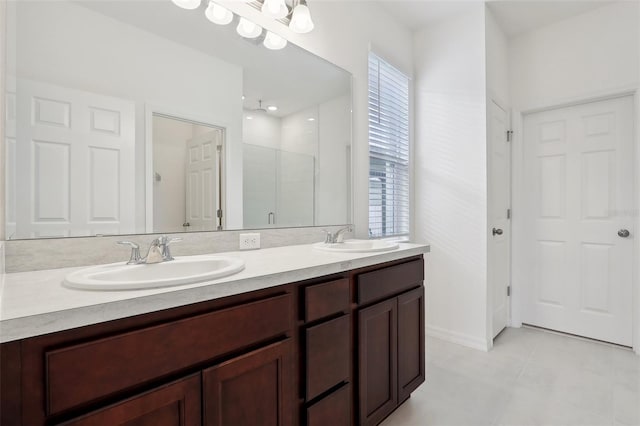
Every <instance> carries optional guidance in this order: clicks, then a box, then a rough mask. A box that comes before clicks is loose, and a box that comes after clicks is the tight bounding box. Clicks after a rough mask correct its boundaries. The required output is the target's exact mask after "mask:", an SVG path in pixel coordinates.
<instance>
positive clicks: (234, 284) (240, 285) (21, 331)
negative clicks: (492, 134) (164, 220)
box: [0, 243, 429, 342]
mask: <svg viewBox="0 0 640 426" xmlns="http://www.w3.org/2000/svg"><path fill="white" fill-rule="evenodd" d="M427 252H429V246H428V245H424V244H410V243H400V247H399V248H398V249H396V250H393V251H388V252H379V253H331V252H323V251H319V250H315V249H313V247H312V245H311V244H306V245H297V246H285V247H277V248H269V249H261V250H254V251H238V252H228V253H216V254H220V255H227V256H237V257H240V258H242V259H243V260H244V261H245V269H244V270H243V271H242V272H239V273H237V274H235V275H231V276H228V277H224V278H220V279H217V280H212V281H207V282H203V283H198V284H190V285H181V286H175V287H165V288H157V289H146V290H126V291H90V290H76V289H71V288H67V287H64V286H63V285H62V281H63V279H64V277H65V275H67V274H68V273H69V272H72V271H76V270H78V269H83V268H64V269H49V270H44V271H34V272H18V273H11V274H6V275H4V285H3V286H2V288H1V289H0V297H1V300H0V342H9V341H13V340H18V339H23V338H27V337H33V336H39V335H43V334H48V333H53V332H56V331H62V330H69V329H72V328H76V327H82V326H85V325H90V324H98V323H101V322H105V321H111V320H116V319H120V318H126V317H129V316H133V315H140V314H145V313H149V312H154V311H160V310H163V309H169V308H175V307H178V306H184V305H189V304H192V303H197V302H203V301H207V300H213V299H218V298H221V297H227V296H232V295H236V294H241V293H246V292H250V291H255V290H261V289H265V288H269V287H275V286H278V285H282V284H288V283H293V282H297V281H302V280H306V279H310V278H315V277H320V276H323V275H330V274H335V273H338V272H343V271H347V270H351V269H357V268H362V267H366V266H371V265H375V264H378V263H384V262H388V261H392V260H397V259H402V258H406V257H411V256H415V255H419V254H423V253H427Z"/></svg>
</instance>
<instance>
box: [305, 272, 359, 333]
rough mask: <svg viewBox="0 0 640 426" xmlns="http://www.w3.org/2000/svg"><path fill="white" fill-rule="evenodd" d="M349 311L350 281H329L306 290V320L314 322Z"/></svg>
mask: <svg viewBox="0 0 640 426" xmlns="http://www.w3.org/2000/svg"><path fill="white" fill-rule="evenodd" d="M347 309H349V280H348V279H346V278H344V279H341V280H335V281H329V282H328V283H322V284H316V285H312V286H309V287H307V288H305V289H304V320H305V321H307V322H308V321H314V320H317V319H320V318H324V317H327V316H329V315H333V314H336V313H340V312H345V311H346V310H347Z"/></svg>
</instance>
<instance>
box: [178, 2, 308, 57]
mask: <svg viewBox="0 0 640 426" xmlns="http://www.w3.org/2000/svg"><path fill="white" fill-rule="evenodd" d="M171 1H172V2H173V3H174V4H175V5H176V6H178V7H180V8H182V9H187V10H194V9H198V8H199V7H200V5H201V1H202V0H171ZM289 1H290V2H291V4H290V5H289V4H287V0H254V1H247V3H248V4H249V5H251V6H252V7H254V8H256V9H258V10H260V11H261V12H262V13H263V14H264V15H265V16H267V17H269V18H272V19H275V20H278V21H280V22H282V23H283V24H285V25H287V26H288V27H289V29H290V30H291V31H293V32H295V33H298V34H306V33H308V32H310V31H312V30H313V28H314V24H313V20H312V19H311V13H310V12H309V7H308V6H307V1H306V0H289ZM204 14H205V16H206V17H207V19H208V20H209V21H211V22H213V23H214V24H218V25H228V24H230V23H231V22H232V21H233V18H234V14H233V12H231V11H230V10H229V9H227V8H226V7H224V6H222V5H221V4H218V3H216V2H215V1H213V0H210V1H209V4H208V5H207V8H206V10H205V12H204ZM236 31H237V32H238V34H240V35H241V36H242V37H245V38H249V39H254V38H258V37H260V36H261V35H262V33H263V31H262V27H261V26H259V25H258V24H256V23H255V22H252V21H250V20H249V19H247V18H245V17H242V16H241V17H239V22H238V26H237V27H236ZM262 44H263V45H264V47H266V48H267V49H270V50H280V49H284V48H285V46H286V45H287V39H285V38H284V37H282V36H281V35H278V34H276V33H273V32H271V31H267V32H266V35H265V36H264V40H263V41H262Z"/></svg>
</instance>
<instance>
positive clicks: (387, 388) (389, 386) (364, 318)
mask: <svg viewBox="0 0 640 426" xmlns="http://www.w3.org/2000/svg"><path fill="white" fill-rule="evenodd" d="M396 333H397V299H396V298H393V299H389V300H385V301H384V302H380V303H377V304H375V305H373V306H371V307H369V308H366V309H362V310H361V311H360V312H359V313H358V352H359V359H360V365H359V383H358V387H359V391H360V392H359V393H360V407H359V413H360V424H361V425H377V424H378V423H380V421H381V420H382V419H384V418H385V417H386V416H387V415H389V413H391V412H392V411H393V410H394V409H395V408H396V406H397V405H398V362H397V350H398V346H397V344H398V341H397V334H396Z"/></svg>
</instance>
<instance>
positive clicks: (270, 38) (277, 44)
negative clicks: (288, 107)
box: [262, 31, 287, 111]
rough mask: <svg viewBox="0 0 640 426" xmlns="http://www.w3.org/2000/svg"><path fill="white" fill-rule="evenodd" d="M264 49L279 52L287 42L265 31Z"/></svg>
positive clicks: (270, 109) (270, 108)
mask: <svg viewBox="0 0 640 426" xmlns="http://www.w3.org/2000/svg"><path fill="white" fill-rule="evenodd" d="M262 44H264V47H266V48H267V49H271V50H280V49H284V47H285V46H286V45H287V40H286V39H285V38H284V37H281V36H279V35H278V34H275V33H272V32H271V31H267V36H266V37H265V38H264V42H263V43H262ZM277 109H278V108H277V107H276V108H275V109H272V107H269V111H276V110H277Z"/></svg>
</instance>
